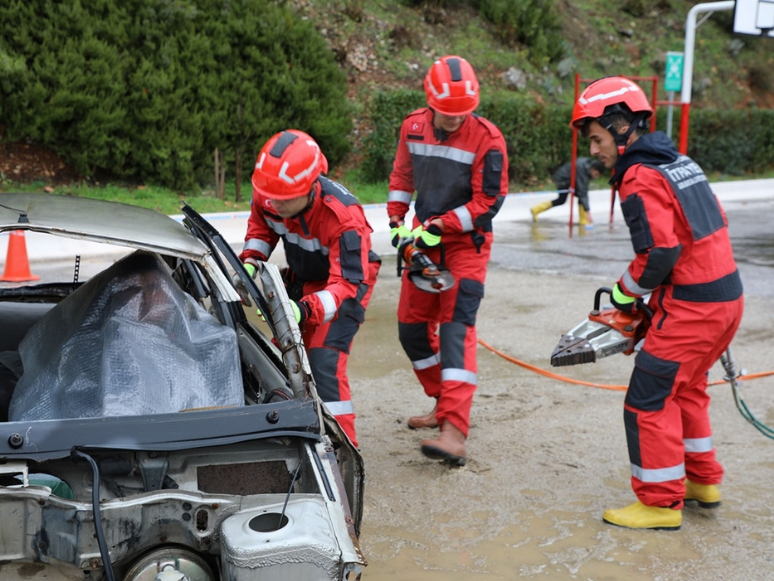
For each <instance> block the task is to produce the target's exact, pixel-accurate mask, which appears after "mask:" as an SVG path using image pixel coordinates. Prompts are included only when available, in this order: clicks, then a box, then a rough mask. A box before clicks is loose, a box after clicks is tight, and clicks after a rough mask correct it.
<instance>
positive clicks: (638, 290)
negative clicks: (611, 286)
mask: <svg viewBox="0 0 774 581" xmlns="http://www.w3.org/2000/svg"><path fill="white" fill-rule="evenodd" d="M621 278H622V279H623V283H624V286H625V287H626V290H628V291H629V292H630V293H633V294H636V295H646V294H648V293H652V292H653V291H654V290H655V289H652V288H643V287H641V286H640V285H638V284H637V283H636V282H634V277H632V275H631V274H629V271H628V270H627V271H626V272H624V275H623V276H622V277H621Z"/></svg>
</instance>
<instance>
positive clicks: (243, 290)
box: [231, 262, 258, 307]
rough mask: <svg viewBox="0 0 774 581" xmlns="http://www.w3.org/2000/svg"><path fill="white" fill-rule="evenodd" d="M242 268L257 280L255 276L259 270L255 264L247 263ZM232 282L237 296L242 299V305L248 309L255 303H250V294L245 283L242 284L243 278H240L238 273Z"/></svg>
mask: <svg viewBox="0 0 774 581" xmlns="http://www.w3.org/2000/svg"><path fill="white" fill-rule="evenodd" d="M242 267H243V268H244V269H245V271H246V272H247V274H249V275H250V277H251V278H255V274H256V272H257V271H258V269H257V268H256V267H255V265H254V264H250V263H249V262H246V263H244V264H243V265H242ZM231 282H232V284H233V285H234V289H235V290H236V292H237V294H239V297H240V298H241V299H242V304H244V305H247V306H248V307H249V306H250V305H252V304H253V303H252V302H251V301H250V293H249V292H247V287H246V286H245V283H244V282H242V278H241V277H240V276H239V273H238V272H235V273H234V276H233V277H232V278H231Z"/></svg>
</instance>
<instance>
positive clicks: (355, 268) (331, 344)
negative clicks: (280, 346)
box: [239, 177, 381, 446]
mask: <svg viewBox="0 0 774 581" xmlns="http://www.w3.org/2000/svg"><path fill="white" fill-rule="evenodd" d="M371 231H372V230H371V226H370V225H369V224H368V221H367V220H366V217H365V214H364V213H363V207H362V206H361V205H360V203H359V202H358V201H357V198H355V196H353V195H352V194H351V193H350V192H349V191H347V190H346V188H344V187H343V186H341V185H340V184H338V183H336V182H334V181H331V180H328V179H326V178H324V177H320V178H319V181H318V182H317V184H316V188H315V193H314V194H313V200H312V204H311V206H310V207H309V208H307V209H306V210H304V211H303V212H301V213H300V214H298V215H296V216H293V217H291V218H284V219H283V218H281V217H280V216H278V215H276V214H274V213H273V208H272V206H271V200H269V199H267V198H265V197H263V196H262V195H260V194H259V193H257V192H254V193H253V200H252V207H251V209H250V218H249V219H248V223H247V235H246V236H245V245H244V249H243V251H242V254H240V255H239V258H240V260H242V262H246V261H249V260H250V259H252V260H261V261H265V260H267V259H268V258H269V256H270V255H271V253H272V251H273V250H274V247H275V246H276V244H277V242H278V241H279V239H280V238H282V241H283V245H284V248H285V258H286V260H287V263H288V269H287V271H286V272H285V273H284V275H285V276H284V278H285V284H286V287H287V289H288V295H289V296H290V298H291V299H293V300H296V301H300V300H304V301H306V302H307V304H308V305H309V307H310V309H311V312H310V314H309V317H308V319H307V320H306V322H305V324H304V327H303V329H302V336H303V340H304V345H305V346H306V348H307V351H308V353H309V362H310V364H311V367H312V373H313V375H314V380H315V383H316V385H317V392H318V394H319V396H320V398H321V399H322V401H324V402H325V405H326V407H327V408H328V409H329V410H330V412H331V413H332V414H333V415H334V416H335V417H336V419H337V420H338V422H339V424H340V425H341V427H342V428H343V429H344V431H345V432H346V433H347V435H348V436H349V438H350V439H351V440H352V443H353V444H354V445H355V446H357V445H358V443H357V437H356V435H355V413H354V411H353V408H352V398H351V394H350V385H349V379H348V377H347V359H348V358H349V351H350V347H351V345H352V340H353V339H354V337H355V333H357V331H358V329H359V328H360V325H361V324H362V323H363V321H364V319H365V310H366V308H367V307H368V302H369V301H370V299H371V292H372V291H373V287H374V284H376V276H377V273H378V272H379V266H380V264H381V261H380V259H379V257H378V256H377V255H376V253H374V252H373V251H372V250H371Z"/></svg>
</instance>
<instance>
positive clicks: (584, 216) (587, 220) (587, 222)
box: [578, 204, 594, 230]
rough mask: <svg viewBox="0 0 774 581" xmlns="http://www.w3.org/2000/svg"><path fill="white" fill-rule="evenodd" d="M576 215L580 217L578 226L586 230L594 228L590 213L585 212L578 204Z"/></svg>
mask: <svg viewBox="0 0 774 581" xmlns="http://www.w3.org/2000/svg"><path fill="white" fill-rule="evenodd" d="M578 214H579V215H580V219H579V220H578V224H579V225H581V226H583V227H584V228H585V229H586V230H592V229H593V228H594V221H593V220H592V219H591V212H587V211H586V209H585V208H584V207H583V206H581V205H580V204H578Z"/></svg>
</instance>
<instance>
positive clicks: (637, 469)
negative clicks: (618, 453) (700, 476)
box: [632, 462, 685, 482]
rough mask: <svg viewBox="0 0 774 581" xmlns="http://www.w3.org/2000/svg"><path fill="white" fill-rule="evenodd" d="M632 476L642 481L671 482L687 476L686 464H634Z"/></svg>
mask: <svg viewBox="0 0 774 581" xmlns="http://www.w3.org/2000/svg"><path fill="white" fill-rule="evenodd" d="M632 476H634V477H635V478H636V479H637V480H640V481H642V482H669V481H670V480H680V479H681V478H685V464H684V463H682V462H681V463H680V464H678V465H677V466H672V467H670V468H647V469H646V468H642V467H641V466H637V465H636V464H632Z"/></svg>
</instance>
